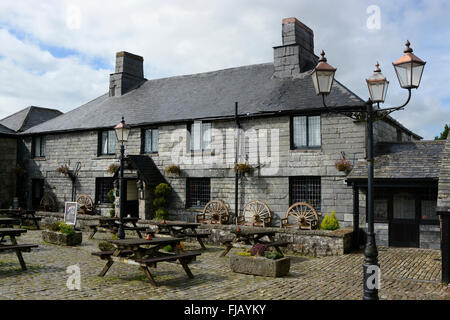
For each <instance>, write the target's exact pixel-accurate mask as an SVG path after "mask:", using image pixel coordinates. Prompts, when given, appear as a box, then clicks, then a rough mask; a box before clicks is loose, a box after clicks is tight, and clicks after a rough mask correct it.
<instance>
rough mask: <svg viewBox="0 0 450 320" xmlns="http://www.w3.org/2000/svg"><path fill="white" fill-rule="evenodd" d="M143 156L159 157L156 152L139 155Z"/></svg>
mask: <svg viewBox="0 0 450 320" xmlns="http://www.w3.org/2000/svg"><path fill="white" fill-rule="evenodd" d="M141 154H142V155H143V156H159V153H158V152H143V153H141Z"/></svg>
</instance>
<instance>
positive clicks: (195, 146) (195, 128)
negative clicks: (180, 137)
mask: <svg viewBox="0 0 450 320" xmlns="http://www.w3.org/2000/svg"><path fill="white" fill-rule="evenodd" d="M201 125H202V123H201V122H194V123H193V124H192V126H191V150H200V139H201Z"/></svg>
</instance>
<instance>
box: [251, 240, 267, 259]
mask: <svg viewBox="0 0 450 320" xmlns="http://www.w3.org/2000/svg"><path fill="white" fill-rule="evenodd" d="M267 250H269V247H267V246H266V245H265V244H261V243H257V244H255V245H254V246H253V247H252V248H251V249H250V254H251V255H252V256H261V257H264V252H266V251H267Z"/></svg>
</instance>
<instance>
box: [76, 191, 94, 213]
mask: <svg viewBox="0 0 450 320" xmlns="http://www.w3.org/2000/svg"><path fill="white" fill-rule="evenodd" d="M77 202H78V205H79V206H78V207H79V208H80V213H92V212H93V211H94V201H92V198H91V197H90V196H89V195H87V194H85V193H82V194H80V195H79V196H78V197H77Z"/></svg>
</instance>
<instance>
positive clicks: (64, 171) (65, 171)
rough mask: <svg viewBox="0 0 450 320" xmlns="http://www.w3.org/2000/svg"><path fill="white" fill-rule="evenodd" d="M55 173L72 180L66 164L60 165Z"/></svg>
mask: <svg viewBox="0 0 450 320" xmlns="http://www.w3.org/2000/svg"><path fill="white" fill-rule="evenodd" d="M56 171H57V172H59V174H62V175H65V176H69V177H70V178H71V179H73V177H74V176H73V173H72V171H71V170H70V169H69V166H68V165H67V164H63V165H61V166H60V167H58V168H57V169H56Z"/></svg>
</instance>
